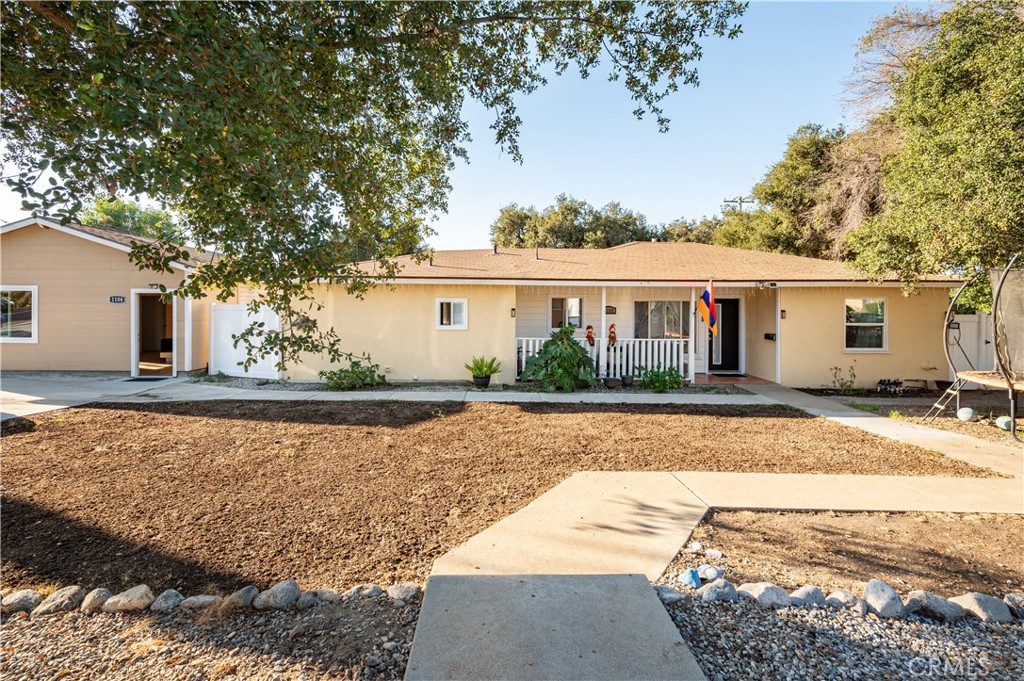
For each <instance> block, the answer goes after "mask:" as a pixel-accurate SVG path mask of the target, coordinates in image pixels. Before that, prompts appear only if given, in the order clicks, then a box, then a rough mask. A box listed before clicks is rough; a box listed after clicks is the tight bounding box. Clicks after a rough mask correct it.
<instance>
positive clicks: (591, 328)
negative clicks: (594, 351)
mask: <svg viewBox="0 0 1024 681" xmlns="http://www.w3.org/2000/svg"><path fill="white" fill-rule="evenodd" d="M587 344H589V345H590V347H594V326H593V325H592V324H587Z"/></svg>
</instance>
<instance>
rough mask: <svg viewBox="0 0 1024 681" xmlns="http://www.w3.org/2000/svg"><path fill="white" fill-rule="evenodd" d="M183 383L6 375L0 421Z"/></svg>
mask: <svg viewBox="0 0 1024 681" xmlns="http://www.w3.org/2000/svg"><path fill="white" fill-rule="evenodd" d="M181 380H183V379H181V378H167V379H164V380H161V381H147V380H143V381H133V380H131V377H130V376H129V375H128V374H127V372H125V373H105V372H98V371H97V372H68V371H5V372H3V373H0V421H5V420H7V419H9V418H14V417H16V416H31V415H33V414H41V413H43V412H47V411H53V410H55V409H65V408H67V407H74V406H77V405H80V404H88V403H89V402H103V401H110V400H115V399H116V398H119V397H124V396H125V395H134V394H135V393H140V392H142V391H144V390H149V389H150V388H153V387H154V386H156V385H167V384H169V383H176V382H178V381H181Z"/></svg>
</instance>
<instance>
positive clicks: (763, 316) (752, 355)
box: [740, 288, 778, 381]
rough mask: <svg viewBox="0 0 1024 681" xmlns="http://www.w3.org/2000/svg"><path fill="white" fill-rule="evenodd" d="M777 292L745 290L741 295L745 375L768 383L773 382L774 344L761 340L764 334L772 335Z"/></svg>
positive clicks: (770, 290) (771, 290)
mask: <svg viewBox="0 0 1024 681" xmlns="http://www.w3.org/2000/svg"><path fill="white" fill-rule="evenodd" d="M777 291H778V289H756V288H749V289H746V291H745V292H744V297H743V307H744V310H745V313H746V324H745V328H746V338H745V339H741V341H740V342H742V343H744V344H745V347H746V353H747V355H746V357H747V363H746V373H747V374H749V375H751V376H757V377H758V378H764V379H767V380H769V381H774V380H775V345H776V343H777V342H778V341H777V340H776V341H770V340H765V337H764V335H765V334H766V333H775V297H776V293H777Z"/></svg>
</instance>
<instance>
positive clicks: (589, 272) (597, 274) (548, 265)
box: [366, 241, 956, 284]
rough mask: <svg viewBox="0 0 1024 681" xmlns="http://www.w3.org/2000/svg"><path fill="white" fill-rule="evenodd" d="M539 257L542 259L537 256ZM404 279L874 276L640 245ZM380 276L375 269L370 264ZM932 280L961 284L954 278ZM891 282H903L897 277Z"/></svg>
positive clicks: (464, 254)
mask: <svg viewBox="0 0 1024 681" xmlns="http://www.w3.org/2000/svg"><path fill="white" fill-rule="evenodd" d="M538 253H539V256H540V259H537V257H536V255H537V254H538ZM398 263H399V266H400V271H399V274H398V276H397V279H399V280H401V279H495V280H551V281H637V282H657V281H663V282H679V281H694V282H699V281H707V280H708V279H712V278H713V279H714V280H715V281H718V282H722V283H728V282H757V281H775V282H798V281H799V282H840V281H842V282H856V281H861V282H863V281H867V276H866V275H865V274H864V273H862V272H859V271H858V270H856V269H854V268H853V267H851V266H850V265H847V264H845V263H841V262H836V261H832V260H819V259H817V258H804V257H800V256H795V255H783V254H781V253H764V252H761V251H748V250H743V249H739V248H726V247H724V246H709V245H706V244H696V243H664V242H646V241H643V242H634V243H629V244H623V245H622V246H616V247H614V248H605V249H591V248H564V249H560V248H542V249H540V250H539V251H536V252H535V250H534V249H532V248H499V249H498V253H497V254H495V253H494V252H493V251H492V250H490V249H482V250H468V251H436V252H435V253H434V257H433V264H431V263H430V262H426V261H425V262H422V263H416V262H415V261H414V260H413V259H412V257H411V256H402V257H400V258H398ZM366 268H367V270H370V271H372V266H371V265H369V264H368V265H366ZM922 279H923V280H924V281H938V282H948V283H950V284H955V283H956V280H955V279H952V278H949V277H940V276H928V277H922ZM886 280H887V281H897V279H896V277H892V278H887V279H886Z"/></svg>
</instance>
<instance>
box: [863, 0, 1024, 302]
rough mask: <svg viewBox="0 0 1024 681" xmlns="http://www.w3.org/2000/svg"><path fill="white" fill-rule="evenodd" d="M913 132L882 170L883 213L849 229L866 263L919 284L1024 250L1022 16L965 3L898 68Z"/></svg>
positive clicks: (899, 96)
mask: <svg viewBox="0 0 1024 681" xmlns="http://www.w3.org/2000/svg"><path fill="white" fill-rule="evenodd" d="M893 81H894V82H893V85H892V91H893V103H892V109H891V113H890V115H891V116H892V118H893V120H894V121H895V123H896V125H897V126H899V128H900V130H901V133H902V135H903V143H902V148H901V150H900V152H899V153H898V154H897V155H895V156H894V157H893V158H892V159H891V160H890V161H889V162H888V163H886V164H885V166H884V167H883V183H884V188H885V192H886V195H887V196H888V200H887V202H886V205H885V209H884V210H883V211H882V212H881V213H880V214H879V215H878V216H877V217H876V218H874V219H872V220H869V221H868V222H867V223H866V224H865V225H864V226H863V227H862V228H861V229H859V230H857V231H856V232H854V233H853V234H852V235H851V237H850V245H851V247H852V248H853V249H854V250H856V251H857V252H858V256H857V263H858V265H860V266H861V267H863V268H864V269H866V270H867V271H868V272H871V273H872V274H875V275H881V274H882V273H884V272H887V271H895V272H898V273H899V275H900V277H901V278H902V279H903V280H904V281H906V282H909V283H910V284H913V283H914V282H916V280H917V278H918V277H919V276H920V275H922V274H928V273H941V272H946V271H966V270H970V269H972V268H974V267H977V266H998V265H1001V264H1005V263H1006V261H1007V260H1008V258H1009V256H1010V254H1012V253H1013V252H1015V251H1018V250H1020V249H1022V248H1024V16H1022V14H1021V13H1020V7H1019V4H1018V3H1015V2H1012V0H983V1H978V2H969V3H968V2H961V3H958V4H957V5H955V6H954V7H953V8H952V9H950V10H948V11H947V12H945V13H943V14H942V15H941V16H940V18H939V26H938V28H937V30H936V31H935V32H934V34H933V35H932V36H931V38H930V40H928V41H927V42H926V43H925V44H924V45H923V46H922V47H920V48H918V49H916V50H914V51H913V52H912V54H911V56H910V58H909V59H908V60H907V61H906V63H905V68H904V69H903V70H901V71H897V72H895V73H894V74H893Z"/></svg>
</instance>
